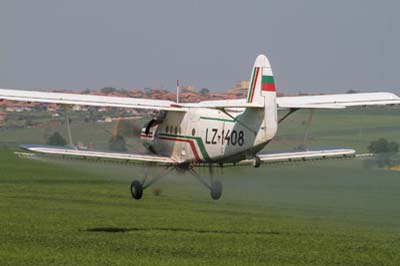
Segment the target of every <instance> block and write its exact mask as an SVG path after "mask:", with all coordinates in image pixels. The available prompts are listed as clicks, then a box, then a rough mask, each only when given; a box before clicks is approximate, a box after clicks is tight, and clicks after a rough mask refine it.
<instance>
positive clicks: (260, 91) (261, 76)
mask: <svg viewBox="0 0 400 266" xmlns="http://www.w3.org/2000/svg"><path fill="white" fill-rule="evenodd" d="M271 94H274V95H275V81H274V75H273V74H272V69H271V64H270V63H269V61H268V58H267V57H266V56H265V55H259V56H258V57H257V59H256V61H255V63H254V67H253V71H252V74H251V78H250V86H249V90H248V93H247V103H258V104H264V103H265V101H264V97H265V96H267V95H271Z"/></svg>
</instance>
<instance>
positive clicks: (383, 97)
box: [276, 92, 400, 109]
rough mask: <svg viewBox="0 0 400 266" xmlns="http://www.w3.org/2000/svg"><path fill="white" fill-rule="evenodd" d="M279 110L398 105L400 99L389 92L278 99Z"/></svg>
mask: <svg viewBox="0 0 400 266" xmlns="http://www.w3.org/2000/svg"><path fill="white" fill-rule="evenodd" d="M276 103H277V105H278V108H283V109H286V108H287V109H302V108H307V109H317V108H321V109H338V108H346V107H351V106H369V105H396V104H400V98H399V97H398V96H397V95H395V94H393V93H388V92H374V93H349V94H328V95H314V96H293V97H278V98H277V99H276Z"/></svg>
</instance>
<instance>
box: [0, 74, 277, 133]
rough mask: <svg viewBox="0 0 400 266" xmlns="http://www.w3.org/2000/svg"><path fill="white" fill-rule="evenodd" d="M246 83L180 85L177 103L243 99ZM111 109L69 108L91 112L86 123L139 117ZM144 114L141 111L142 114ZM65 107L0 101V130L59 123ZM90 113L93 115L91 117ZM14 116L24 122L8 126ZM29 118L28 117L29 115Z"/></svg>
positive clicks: (159, 92) (148, 92)
mask: <svg viewBox="0 0 400 266" xmlns="http://www.w3.org/2000/svg"><path fill="white" fill-rule="evenodd" d="M248 86H249V81H238V82H236V83H235V86H234V87H233V88H231V89H228V90H226V91H225V92H212V91H211V90H210V89H207V88H201V89H197V88H196V87H194V86H192V85H188V86H182V87H180V89H179V101H180V102H183V103H188V102H200V101H207V100H227V99H243V98H246V96H247V91H248ZM47 91H53V90H47ZM54 92H65V93H75V94H89V95H97V96H113V97H132V98H144V99H159V100H170V101H176V91H170V90H166V89H160V88H144V89H131V90H126V89H116V88H113V87H104V88H102V89H100V90H90V89H85V90H78V91H69V90H68V91H67V90H62V91H60V90H57V91H55V90H54ZM283 95H284V94H283V93H280V94H279V93H278V96H283ZM110 109H113V108H104V107H103V108H94V107H87V106H79V105H75V106H71V107H70V108H69V109H68V111H69V112H71V111H72V112H90V113H91V117H90V118H86V120H87V119H89V120H92V121H93V120H95V121H94V122H98V123H110V122H113V121H115V120H119V119H121V118H124V119H126V118H129V117H131V118H134V117H139V116H140V113H139V112H138V111H137V110H134V109H121V110H120V111H118V112H117V111H111V110H110ZM35 112H46V113H47V114H49V116H50V117H52V118H54V120H56V121H41V122H38V121H36V122H35V121H31V119H30V118H28V119H24V118H26V116H27V114H33V113H35ZM142 112H143V111H142ZM64 113H65V107H64V106H62V105H59V104H43V103H35V102H13V101H7V100H3V101H0V127H5V126H7V127H8V128H16V127H18V128H20V127H24V126H28V127H32V126H40V125H42V124H43V123H46V125H47V124H48V123H53V124H59V123H60V121H59V120H60V119H58V118H59V117H60V116H61V118H62V117H63V116H64ZM93 113H96V115H94V114H93ZM10 115H11V116H13V117H14V118H15V117H17V118H19V121H21V120H24V121H25V122H24V123H17V124H12V123H11V124H10V123H7V121H8V117H10ZM28 116H29V115H28Z"/></svg>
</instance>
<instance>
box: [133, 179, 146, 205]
mask: <svg viewBox="0 0 400 266" xmlns="http://www.w3.org/2000/svg"><path fill="white" fill-rule="evenodd" d="M131 194H132V197H133V198H134V199H136V200H139V199H141V198H142V196H143V185H142V183H140V182H139V181H137V180H133V181H132V183H131Z"/></svg>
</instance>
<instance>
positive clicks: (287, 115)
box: [278, 108, 300, 124]
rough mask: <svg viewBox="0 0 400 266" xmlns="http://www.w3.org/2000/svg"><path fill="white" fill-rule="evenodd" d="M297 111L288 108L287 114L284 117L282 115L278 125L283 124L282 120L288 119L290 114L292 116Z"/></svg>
mask: <svg viewBox="0 0 400 266" xmlns="http://www.w3.org/2000/svg"><path fill="white" fill-rule="evenodd" d="M297 110H300V109H299V108H290V110H289V112H287V114H286V115H284V116H283V117H282V118H281V119H279V121H278V124H280V123H281V122H283V120H285V119H286V118H288V117H289V116H290V115H291V114H293V113H294V112H296V111H297Z"/></svg>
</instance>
